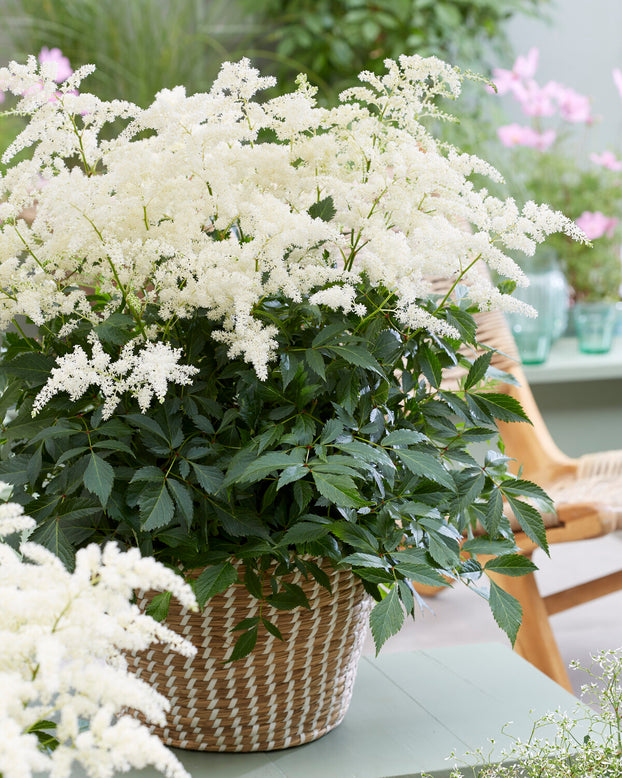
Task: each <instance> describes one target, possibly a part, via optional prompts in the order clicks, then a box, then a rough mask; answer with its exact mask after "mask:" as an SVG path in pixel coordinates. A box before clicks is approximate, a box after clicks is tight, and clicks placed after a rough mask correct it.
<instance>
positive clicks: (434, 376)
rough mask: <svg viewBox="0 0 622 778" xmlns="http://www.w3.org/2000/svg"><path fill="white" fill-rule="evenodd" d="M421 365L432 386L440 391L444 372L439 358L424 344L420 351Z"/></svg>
mask: <svg viewBox="0 0 622 778" xmlns="http://www.w3.org/2000/svg"><path fill="white" fill-rule="evenodd" d="M419 365H420V367H421V372H422V373H423V375H424V376H425V377H426V378H427V380H428V382H429V383H430V385H431V386H433V387H434V388H435V389H438V387H439V386H440V384H441V381H442V379H443V371H442V368H441V363H440V361H439V359H438V357H437V356H436V354H435V353H434V351H432V349H431V348H430V347H429V346H428V345H425V344H424V345H423V346H421V347H420V349H419Z"/></svg>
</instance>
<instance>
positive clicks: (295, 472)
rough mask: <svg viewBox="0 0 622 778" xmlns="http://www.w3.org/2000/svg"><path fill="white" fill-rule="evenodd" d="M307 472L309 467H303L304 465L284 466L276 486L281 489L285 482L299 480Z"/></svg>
mask: <svg viewBox="0 0 622 778" xmlns="http://www.w3.org/2000/svg"><path fill="white" fill-rule="evenodd" d="M308 474H309V468H308V467H305V466H304V465H292V466H291V467H286V468H285V470H283V471H282V472H281V475H280V476H279V480H278V481H277V484H276V488H277V489H281V488H282V487H283V486H286V485H287V484H291V483H293V482H294V481H299V480H300V479H301V478H304V477H305V476H306V475H308Z"/></svg>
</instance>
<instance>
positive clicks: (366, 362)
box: [328, 344, 384, 376]
mask: <svg viewBox="0 0 622 778" xmlns="http://www.w3.org/2000/svg"><path fill="white" fill-rule="evenodd" d="M328 348H329V350H330V351H332V352H333V353H334V354H337V355H338V356H340V357H341V358H342V359H344V360H345V361H346V362H347V363H348V364H350V365H355V366H356V367H363V368H365V369H366V370H372V371H373V372H374V373H377V374H378V375H380V376H384V373H383V372H382V368H381V367H380V364H379V363H378V361H377V360H376V359H375V358H374V357H373V356H372V355H371V354H370V353H369V351H368V350H367V349H366V348H365V347H364V346H354V345H352V344H349V345H347V346H337V345H331V346H330V347H328Z"/></svg>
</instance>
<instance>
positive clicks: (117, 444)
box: [91, 440, 132, 454]
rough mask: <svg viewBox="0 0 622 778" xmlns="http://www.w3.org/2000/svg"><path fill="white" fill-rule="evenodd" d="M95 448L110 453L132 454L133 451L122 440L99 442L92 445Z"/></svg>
mask: <svg viewBox="0 0 622 778" xmlns="http://www.w3.org/2000/svg"><path fill="white" fill-rule="evenodd" d="M91 445H92V446H93V448H104V449H109V450H110V451H123V453H124V454H131V453H132V449H131V448H130V447H129V446H128V445H127V444H126V443H123V441H121V440H97V441H95V442H94V443H92V444H91Z"/></svg>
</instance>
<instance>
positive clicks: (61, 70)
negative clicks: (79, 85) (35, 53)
mask: <svg viewBox="0 0 622 778" xmlns="http://www.w3.org/2000/svg"><path fill="white" fill-rule="evenodd" d="M39 62H41V64H43V63H44V62H52V63H53V64H55V65H56V73H55V75H54V81H56V83H57V84H60V83H61V82H63V81H64V80H65V79H67V78H69V76H70V75H71V74H72V73H73V70H72V68H71V65H70V64H69V60H68V59H67V57H66V56H65V55H64V54H63V52H62V51H61V50H60V49H56V48H54V49H48V47H47V46H44V47H43V48H42V49H41V51H40V53H39Z"/></svg>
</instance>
